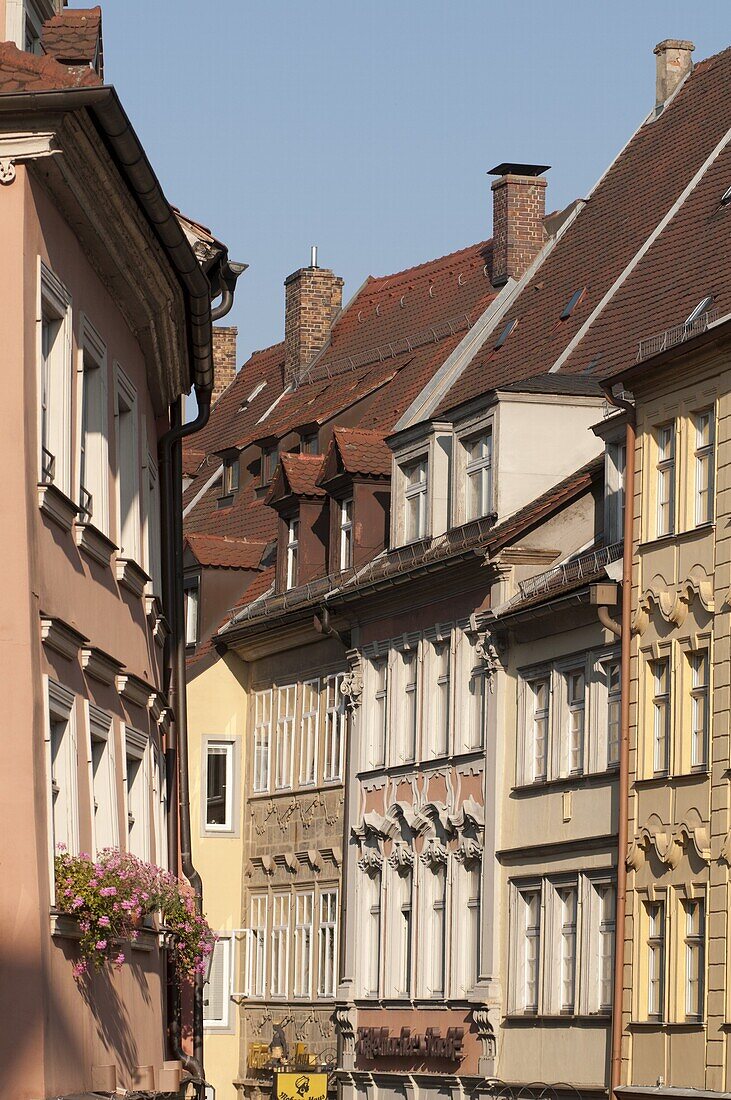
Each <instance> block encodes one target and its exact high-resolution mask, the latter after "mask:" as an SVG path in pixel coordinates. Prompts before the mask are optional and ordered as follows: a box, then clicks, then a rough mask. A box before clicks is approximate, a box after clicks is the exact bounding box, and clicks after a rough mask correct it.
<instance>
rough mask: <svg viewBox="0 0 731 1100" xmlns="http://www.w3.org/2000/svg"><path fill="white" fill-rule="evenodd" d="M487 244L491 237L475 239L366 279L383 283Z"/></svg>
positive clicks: (490, 241) (489, 242)
mask: <svg viewBox="0 0 731 1100" xmlns="http://www.w3.org/2000/svg"><path fill="white" fill-rule="evenodd" d="M488 244H492V237H488V238H487V240H484V241H476V242H475V243H474V244H468V245H465V246H464V247H463V248H457V249H455V251H454V252H445V254H444V255H443V256H435V257H434V258H433V259H431V260H423V261H422V262H421V263H420V264H414V266H413V267H404V268H402V269H401V270H400V271H394V272H392V273H391V274H390V275H369V276H368V279H369V280H370V282H371V283H385V282H388V281H389V280H391V279H398V278H400V277H401V276H403V275H410V274H411V273H413V272H415V271H419V270H422V269H423V268H426V267H432V266H433V265H435V264H440V263H443V262H444V261H445V260H453V259H454V258H455V257H457V256H461V255H463V254H464V253H465V252H474V251H475V250H476V249H478V248H484V247H486V246H487V245H488ZM363 289H364V288H363Z"/></svg>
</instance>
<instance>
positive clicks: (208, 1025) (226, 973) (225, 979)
mask: <svg viewBox="0 0 731 1100" xmlns="http://www.w3.org/2000/svg"><path fill="white" fill-rule="evenodd" d="M234 946H235V944H234V938H233V936H232V935H231V933H230V932H217V933H216V940H215V943H214V944H213V951H212V953H211V956H210V961H209V966H208V975H207V977H206V980H205V983H204V987H203V1026H204V1027H205V1029H206V1030H207V1031H226V1030H228V1028H229V1027H230V1017H231V994H232V993H233V961H234V954H235V951H234ZM221 957H222V961H221V963H220V966H221V1015H220V1016H212V1015H210V1009H209V1004H208V1001H209V998H210V986H211V979H212V978H213V976H214V974H215V967H216V965H217V962H218V958H221ZM206 1009H209V1011H208V1012H207V1011H206Z"/></svg>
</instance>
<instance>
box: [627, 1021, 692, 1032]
mask: <svg viewBox="0 0 731 1100" xmlns="http://www.w3.org/2000/svg"><path fill="white" fill-rule="evenodd" d="M627 1027H628V1028H629V1029H630V1031H705V1029H706V1025H705V1024H704V1023H703V1021H702V1020H630V1022H629V1023H628V1025H627Z"/></svg>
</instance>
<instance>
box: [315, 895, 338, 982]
mask: <svg viewBox="0 0 731 1100" xmlns="http://www.w3.org/2000/svg"><path fill="white" fill-rule="evenodd" d="M328 899H329V900H328ZM317 906H318V918H319V919H318V926H317V996H318V997H322V998H332V997H334V996H335V990H336V988H337V983H338V915H339V914H338V890H337V888H336V887H332V888H327V887H325V888H324V889H321V890H320V892H319V894H318V899H317Z"/></svg>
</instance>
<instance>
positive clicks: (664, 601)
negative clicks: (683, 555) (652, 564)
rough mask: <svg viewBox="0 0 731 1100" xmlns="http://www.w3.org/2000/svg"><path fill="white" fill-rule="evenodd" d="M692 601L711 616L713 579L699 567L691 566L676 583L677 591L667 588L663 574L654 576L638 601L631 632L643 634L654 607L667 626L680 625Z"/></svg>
mask: <svg viewBox="0 0 731 1100" xmlns="http://www.w3.org/2000/svg"><path fill="white" fill-rule="evenodd" d="M695 598H697V599H698V600H699V602H700V603H701V605H702V606H703V607H704V608H705V610H706V611H707V612H708V613H709V614H713V612H714V610H715V599H714V592H713V579H712V578H711V577H709V576H708V574H707V573H706V571H705V569H704V568H703V566H702V565H694V566H693V567H692V568H691V569H690V571H689V573H688V575H687V577H686V578H685V579H684V580H682V581H680V582H679V584H678V586H677V588H674V587H673V586H672V585H669V584H668V583H667V581H666V580H665V578H664V577H663V576H662V574H660V573H656V574H655V576H654V577H653V578H652V581H651V582H650V584H649V585H648V586H647V588H646V589H645V591H644V592H643V593H642V595H641V596H640V599H639V601H638V605H637V611H636V612H635V615H634V619H633V624H632V629H633V631H634V633H635V634H644V633H645V631H646V630H647V628H648V626H649V625H650V616H651V614H652V608H653V606H654V607H656V608H657V610H658V611H659V612H660V615H661V616H662V617H663V619H664V620H665V622H666V623H669V624H670V625H672V626H682V625H683V623H684V622H685V620H686V618H687V617H688V611H689V609H690V605H691V604H692V602H693V600H694V599H695ZM727 599H728V597H727Z"/></svg>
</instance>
